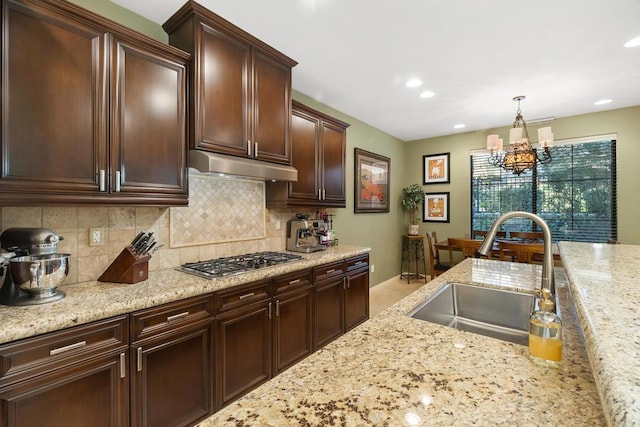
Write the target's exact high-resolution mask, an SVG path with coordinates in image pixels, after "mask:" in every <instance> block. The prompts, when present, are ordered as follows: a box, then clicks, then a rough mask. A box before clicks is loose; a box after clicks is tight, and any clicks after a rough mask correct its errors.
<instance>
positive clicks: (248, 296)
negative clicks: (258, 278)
mask: <svg viewBox="0 0 640 427" xmlns="http://www.w3.org/2000/svg"><path fill="white" fill-rule="evenodd" d="M254 295H255V293H254V292H251V293H249V294H244V295H240V296H239V297H238V299H245V298H251V297H252V296H254Z"/></svg>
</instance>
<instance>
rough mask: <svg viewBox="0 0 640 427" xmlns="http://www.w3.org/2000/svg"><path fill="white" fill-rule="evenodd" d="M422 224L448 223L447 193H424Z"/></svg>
mask: <svg viewBox="0 0 640 427" xmlns="http://www.w3.org/2000/svg"><path fill="white" fill-rule="evenodd" d="M423 213H424V215H423V216H422V218H424V219H423V220H422V222H449V192H446V193H424V212H423Z"/></svg>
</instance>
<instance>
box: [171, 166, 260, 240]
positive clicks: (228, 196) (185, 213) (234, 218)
mask: <svg viewBox="0 0 640 427" xmlns="http://www.w3.org/2000/svg"><path fill="white" fill-rule="evenodd" d="M264 192H265V183H264V182H261V181H254V180H248V179H247V180H245V179H240V178H233V179H229V178H220V177H216V176H209V175H201V174H195V173H192V174H191V177H190V180H189V206H188V207H177V208H171V209H170V220H169V224H170V225H169V228H170V235H169V236H170V240H171V247H172V248H177V247H185V246H198V245H204V244H212V243H223V242H230V241H238V240H250V239H261V238H264V237H265V207H264V205H265V202H264V197H265V195H264Z"/></svg>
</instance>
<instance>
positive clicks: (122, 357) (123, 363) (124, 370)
mask: <svg viewBox="0 0 640 427" xmlns="http://www.w3.org/2000/svg"><path fill="white" fill-rule="evenodd" d="M126 360H127V359H126V355H125V354H124V353H120V378H124V377H126V376H127V364H126Z"/></svg>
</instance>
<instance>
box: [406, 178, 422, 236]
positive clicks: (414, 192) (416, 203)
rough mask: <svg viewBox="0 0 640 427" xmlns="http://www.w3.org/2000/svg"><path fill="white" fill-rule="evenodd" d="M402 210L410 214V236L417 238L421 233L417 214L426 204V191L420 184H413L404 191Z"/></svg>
mask: <svg viewBox="0 0 640 427" xmlns="http://www.w3.org/2000/svg"><path fill="white" fill-rule="evenodd" d="M401 203H402V209H403V210H404V211H406V212H409V234H410V235H412V236H415V235H417V234H419V232H420V229H419V227H420V225H419V223H418V222H419V221H420V218H418V215H417V212H418V209H420V206H421V205H422V203H424V191H423V190H422V187H421V186H420V185H418V184H411V185H409V186H408V187H405V188H403V189H402V200H401Z"/></svg>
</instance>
